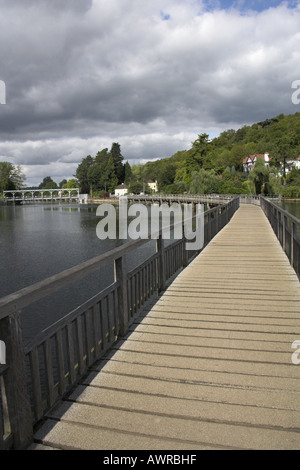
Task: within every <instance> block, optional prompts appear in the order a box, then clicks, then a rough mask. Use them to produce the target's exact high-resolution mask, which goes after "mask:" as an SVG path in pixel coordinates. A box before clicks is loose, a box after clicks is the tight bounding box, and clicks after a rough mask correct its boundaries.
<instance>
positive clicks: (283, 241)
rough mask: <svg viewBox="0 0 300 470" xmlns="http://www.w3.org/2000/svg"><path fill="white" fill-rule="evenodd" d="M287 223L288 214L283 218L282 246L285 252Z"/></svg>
mask: <svg viewBox="0 0 300 470" xmlns="http://www.w3.org/2000/svg"><path fill="white" fill-rule="evenodd" d="M286 225H287V219H286V216H285V215H284V216H283V220H282V248H283V251H284V252H285V229H286Z"/></svg>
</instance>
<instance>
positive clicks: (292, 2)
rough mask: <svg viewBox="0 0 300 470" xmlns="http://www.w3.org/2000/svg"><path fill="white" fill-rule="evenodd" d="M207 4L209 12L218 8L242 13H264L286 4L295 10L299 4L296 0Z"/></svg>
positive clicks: (214, 1)
mask: <svg viewBox="0 0 300 470" xmlns="http://www.w3.org/2000/svg"><path fill="white" fill-rule="evenodd" d="M206 3H207V7H208V9H209V10H214V9H215V8H216V7H219V8H222V9H225V10H227V9H229V8H237V9H239V10H242V11H245V10H255V11H263V10H267V9H268V8H271V7H277V6H279V5H281V4H286V5H287V6H288V7H290V8H293V7H295V6H296V5H297V3H298V2H297V1H296V0H288V1H284V0H206Z"/></svg>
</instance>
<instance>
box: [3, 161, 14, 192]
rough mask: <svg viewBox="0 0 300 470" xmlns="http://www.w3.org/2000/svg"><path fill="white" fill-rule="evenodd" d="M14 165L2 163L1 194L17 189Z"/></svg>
mask: <svg viewBox="0 0 300 470" xmlns="http://www.w3.org/2000/svg"><path fill="white" fill-rule="evenodd" d="M14 170H15V168H14V165H13V164H12V163H10V162H0V192H1V193H2V192H3V191H9V190H14V189H17V188H16V185H15V182H14V178H13V175H14Z"/></svg>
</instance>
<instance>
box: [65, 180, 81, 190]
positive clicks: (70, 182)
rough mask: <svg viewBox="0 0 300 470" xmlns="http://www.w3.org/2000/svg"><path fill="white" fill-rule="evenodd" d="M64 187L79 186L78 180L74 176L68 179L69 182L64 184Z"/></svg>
mask: <svg viewBox="0 0 300 470" xmlns="http://www.w3.org/2000/svg"><path fill="white" fill-rule="evenodd" d="M64 188H67V189H71V188H78V181H77V180H75V179H74V178H71V179H69V180H68V181H67V183H66V184H65V185H64Z"/></svg>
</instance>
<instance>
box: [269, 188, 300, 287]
mask: <svg viewBox="0 0 300 470" xmlns="http://www.w3.org/2000/svg"><path fill="white" fill-rule="evenodd" d="M260 201H261V208H262V210H263V211H264V213H265V215H266V217H267V218H268V220H269V222H270V224H271V226H272V228H273V231H274V233H275V235H276V237H277V238H278V240H279V242H280V244H281V246H282V249H283V251H284V252H285V253H286V255H287V257H288V259H289V261H290V263H291V266H292V267H293V268H294V270H295V272H296V274H297V275H298V277H299V278H300V238H299V237H300V219H298V218H297V217H295V216H294V215H292V214H290V213H289V212H287V211H286V210H284V209H282V208H281V207H280V206H279V205H277V204H275V203H274V202H272V201H270V200H269V199H266V198H265V197H261V198H260Z"/></svg>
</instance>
